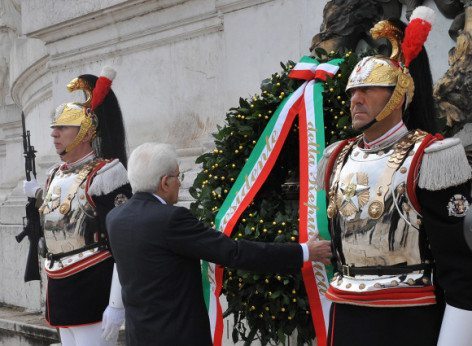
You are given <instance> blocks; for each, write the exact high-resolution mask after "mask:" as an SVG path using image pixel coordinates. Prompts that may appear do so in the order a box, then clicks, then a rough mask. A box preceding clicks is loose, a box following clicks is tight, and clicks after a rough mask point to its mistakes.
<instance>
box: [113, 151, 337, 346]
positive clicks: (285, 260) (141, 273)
mask: <svg viewBox="0 0 472 346" xmlns="http://www.w3.org/2000/svg"><path fill="white" fill-rule="evenodd" d="M179 175H180V173H179V166H178V163H177V156H176V154H175V151H174V150H173V149H172V148H171V147H170V146H168V145H163V144H156V143H145V144H143V145H141V146H139V147H138V148H136V149H135V150H134V151H133V153H132V154H131V156H130V159H129V163H128V178H129V181H130V184H131V187H132V188H133V192H134V193H135V195H134V196H133V197H132V198H131V199H130V200H129V201H128V202H127V203H126V204H124V205H122V206H120V207H117V208H115V209H114V210H112V211H111V212H110V213H109V214H108V216H107V229H108V232H109V239H110V244H111V248H112V251H113V255H114V258H115V261H116V265H117V269H118V274H119V278H120V281H121V284H122V296H123V303H124V306H125V309H126V340H127V344H128V345H131V346H134V345H140V346H143V345H165V346H167V345H187V346H188V345H196V346H197V345H198V346H200V345H211V344H212V340H211V335H210V324H209V318H208V315H207V311H206V308H205V302H204V299H203V291H202V284H201V273H200V259H204V260H206V261H209V262H213V263H218V264H221V265H223V266H227V267H233V268H240V269H245V270H252V271H258V272H279V273H288V272H295V271H297V270H300V268H301V266H302V264H303V261H304V260H316V261H321V262H323V263H326V264H328V263H329V259H330V257H331V250H330V245H329V242H328V241H316V242H314V241H310V242H308V243H306V244H302V245H300V244H294V243H290V244H288V243H287V244H272V243H271V244H269V243H259V242H250V241H244V240H241V241H235V240H232V239H230V238H228V237H226V236H225V235H224V234H222V233H220V232H217V231H215V230H213V229H210V228H207V227H206V226H204V225H203V223H201V222H200V221H198V220H197V219H196V218H195V217H194V216H193V215H192V214H191V213H190V211H189V210H188V209H186V208H183V207H176V206H173V204H175V203H176V202H177V199H178V193H179V188H180V180H179Z"/></svg>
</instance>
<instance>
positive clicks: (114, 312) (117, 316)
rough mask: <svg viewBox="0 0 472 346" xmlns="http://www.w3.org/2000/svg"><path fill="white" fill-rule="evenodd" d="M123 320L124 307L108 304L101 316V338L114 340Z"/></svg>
mask: <svg viewBox="0 0 472 346" xmlns="http://www.w3.org/2000/svg"><path fill="white" fill-rule="evenodd" d="M124 321H125V309H124V308H114V307H113V306H110V305H108V306H107V308H106V309H105V311H104V312H103V317H102V339H104V340H106V341H113V340H116V339H117V338H118V333H119V331H120V328H121V326H122V325H123V322H124Z"/></svg>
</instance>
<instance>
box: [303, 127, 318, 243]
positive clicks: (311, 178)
mask: <svg viewBox="0 0 472 346" xmlns="http://www.w3.org/2000/svg"><path fill="white" fill-rule="evenodd" d="M307 130H308V136H307V140H308V143H307V144H308V148H307V151H308V196H307V197H308V203H307V204H306V207H307V216H308V219H307V231H308V234H309V235H316V236H317V235H318V233H319V232H318V230H317V223H316V210H317V207H316V164H317V155H318V152H319V151H318V149H317V148H318V146H319V145H318V144H317V143H316V128H315V126H314V124H313V123H312V122H311V121H309V120H308V119H307ZM310 173H313V174H310Z"/></svg>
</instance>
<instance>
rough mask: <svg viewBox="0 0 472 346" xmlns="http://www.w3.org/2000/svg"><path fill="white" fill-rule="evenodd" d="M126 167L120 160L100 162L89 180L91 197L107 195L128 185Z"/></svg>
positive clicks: (88, 192)
mask: <svg viewBox="0 0 472 346" xmlns="http://www.w3.org/2000/svg"><path fill="white" fill-rule="evenodd" d="M128 183H129V181H128V174H127V172H126V168H125V166H123V164H122V163H121V162H120V161H119V160H118V159H114V160H112V161H110V160H103V159H101V160H98V161H97V163H96V166H95V169H93V170H92V171H91V172H90V174H89V177H88V178H87V185H88V189H87V194H88V195H89V196H101V195H107V194H109V193H110V192H112V191H114V190H116V189H118V188H119V187H121V186H123V185H126V184H128Z"/></svg>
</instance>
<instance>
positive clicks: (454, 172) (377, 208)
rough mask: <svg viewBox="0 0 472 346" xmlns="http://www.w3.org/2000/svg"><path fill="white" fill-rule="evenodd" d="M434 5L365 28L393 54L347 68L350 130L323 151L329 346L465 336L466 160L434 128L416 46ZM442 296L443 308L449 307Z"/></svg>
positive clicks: (423, 61)
mask: <svg viewBox="0 0 472 346" xmlns="http://www.w3.org/2000/svg"><path fill="white" fill-rule="evenodd" d="M433 15H434V13H433V11H432V10H430V9H429V8H426V7H418V8H417V9H416V10H415V11H414V12H413V14H412V16H411V20H410V23H409V25H408V26H406V27H405V24H403V23H402V22H401V21H399V20H385V21H381V22H380V23H378V24H377V25H376V26H374V28H373V29H372V30H371V34H372V37H373V38H376V39H377V38H386V39H388V40H389V41H390V43H391V46H392V53H391V56H390V57H386V56H382V55H378V56H368V57H365V58H363V59H362V60H361V61H360V62H359V63H358V64H357V65H356V67H355V68H354V70H353V72H352V74H351V76H350V77H349V81H348V85H347V88H346V90H347V92H348V93H350V95H351V105H350V110H351V119H352V126H353V128H354V129H357V130H360V131H361V132H362V134H361V135H359V136H358V137H356V138H352V139H348V140H345V141H341V142H337V143H334V144H333V145H331V146H329V147H328V148H326V150H325V152H324V155H323V159H322V161H321V162H320V165H319V167H320V168H319V173H318V181H319V182H320V183H319V185H320V187H321V188H325V189H326V191H327V192H328V193H327V196H328V210H327V213H328V217H329V219H330V223H329V224H330V229H331V237H332V245H333V249H334V251H333V252H334V253H335V255H336V260H335V261H334V263H333V265H334V266H335V268H336V271H337V273H336V275H335V276H334V278H333V280H332V282H331V284H330V287H329V289H328V291H327V294H326V296H327V298H328V299H330V300H331V301H332V302H333V304H332V307H331V316H330V328H329V342H328V344H329V345H350V346H353V345H363V346H366V345H367V346H368V345H415V346H417V345H436V344H439V345H441V346H445V345H463V346H465V345H470V342H471V340H472V328H470V325H472V270H471V268H472V252H471V251H470V249H469V248H468V247H467V245H466V242H465V240H464V233H463V231H462V228H463V222H464V216H465V215H466V212H467V209H468V208H469V203H470V202H471V197H470V191H471V169H470V166H469V164H468V162H467V158H466V155H465V152H464V149H463V147H462V145H461V143H460V141H459V140H458V139H443V138H442V137H441V136H440V135H433V134H434V133H435V131H436V129H435V122H434V119H435V116H434V104H433V98H432V78H431V72H430V69H429V63H428V58H427V55H426V52H425V50H424V47H423V43H424V42H425V40H426V37H427V35H428V33H429V31H430V30H431V23H432V19H433ZM444 303H445V306H446V308H445V309H444Z"/></svg>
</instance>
